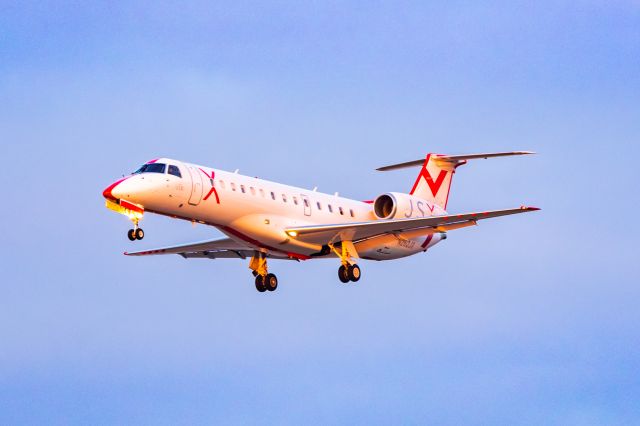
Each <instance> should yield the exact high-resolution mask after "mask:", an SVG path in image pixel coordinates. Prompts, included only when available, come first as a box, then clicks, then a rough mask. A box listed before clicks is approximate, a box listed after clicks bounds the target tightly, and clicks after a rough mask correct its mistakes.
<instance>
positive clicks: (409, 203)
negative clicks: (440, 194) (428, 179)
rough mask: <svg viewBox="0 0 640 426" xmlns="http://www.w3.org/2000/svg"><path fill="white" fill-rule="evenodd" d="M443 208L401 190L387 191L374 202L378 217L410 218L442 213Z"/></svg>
mask: <svg viewBox="0 0 640 426" xmlns="http://www.w3.org/2000/svg"><path fill="white" fill-rule="evenodd" d="M442 212H443V210H442V209H441V208H440V207H438V206H435V205H432V204H429V203H428V202H427V201H426V200H424V199H423V198H419V197H414V196H413V195H410V194H403V193H401V192H387V193H386V194H382V195H380V196H379V197H378V198H376V199H375V201H374V202H373V213H374V214H375V215H376V217H377V218H378V219H408V218H411V217H427V216H432V215H434V214H442Z"/></svg>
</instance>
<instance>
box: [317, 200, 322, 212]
mask: <svg viewBox="0 0 640 426" xmlns="http://www.w3.org/2000/svg"><path fill="white" fill-rule="evenodd" d="M316 206H318V210H322V204H320V201H318V202H317V203H316Z"/></svg>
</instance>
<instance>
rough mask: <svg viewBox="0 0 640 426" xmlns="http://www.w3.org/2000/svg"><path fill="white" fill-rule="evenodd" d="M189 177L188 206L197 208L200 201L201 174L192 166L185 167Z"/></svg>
mask: <svg viewBox="0 0 640 426" xmlns="http://www.w3.org/2000/svg"><path fill="white" fill-rule="evenodd" d="M187 169H188V170H189V175H190V176H191V196H190V197H189V204H191V205H192V206H197V205H198V204H200V201H201V200H202V173H201V172H200V171H199V170H198V169H196V168H195V167H193V166H187Z"/></svg>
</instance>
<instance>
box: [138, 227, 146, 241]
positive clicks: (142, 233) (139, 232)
mask: <svg viewBox="0 0 640 426" xmlns="http://www.w3.org/2000/svg"><path fill="white" fill-rule="evenodd" d="M143 238H144V231H143V230H142V228H138V229H136V240H141V239H143Z"/></svg>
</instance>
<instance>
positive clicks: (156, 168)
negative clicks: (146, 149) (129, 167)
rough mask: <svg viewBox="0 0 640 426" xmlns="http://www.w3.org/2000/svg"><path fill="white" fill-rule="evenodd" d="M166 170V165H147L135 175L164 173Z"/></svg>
mask: <svg viewBox="0 0 640 426" xmlns="http://www.w3.org/2000/svg"><path fill="white" fill-rule="evenodd" d="M166 168H167V166H166V164H162V163H152V164H145V165H144V166H142V167H140V168H139V169H138V170H136V171H135V172H134V173H133V174H134V175H138V174H140V173H164V171H165V169H166Z"/></svg>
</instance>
